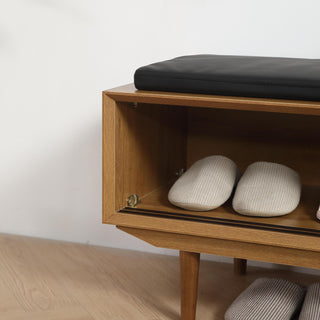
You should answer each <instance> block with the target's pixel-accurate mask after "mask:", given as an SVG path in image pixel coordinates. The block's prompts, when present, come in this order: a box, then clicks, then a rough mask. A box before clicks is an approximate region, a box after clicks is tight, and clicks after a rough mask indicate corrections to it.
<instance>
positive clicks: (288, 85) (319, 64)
mask: <svg viewBox="0 0 320 320" xmlns="http://www.w3.org/2000/svg"><path fill="white" fill-rule="evenodd" d="M134 83H135V86H136V88H137V89H139V90H155V91H173V92H187V93H203V94H216V95H228V96H229V95H230V96H244V97H262V98H281V99H300V100H318V101H320V59H294V58H271V57H249V56H220V55H193V56H183V57H178V58H175V59H172V60H167V61H163V62H158V63H154V64H150V65H148V66H145V67H141V68H139V69H138V70H137V71H136V72H135V75H134Z"/></svg>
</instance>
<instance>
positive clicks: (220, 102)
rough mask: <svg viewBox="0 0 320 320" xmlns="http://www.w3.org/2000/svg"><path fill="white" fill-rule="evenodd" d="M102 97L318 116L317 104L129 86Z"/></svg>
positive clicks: (317, 102)
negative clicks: (150, 89) (146, 89)
mask: <svg viewBox="0 0 320 320" xmlns="http://www.w3.org/2000/svg"><path fill="white" fill-rule="evenodd" d="M103 94H104V95H106V96H108V97H110V98H111V99H113V100H115V101H120V102H121V101H122V102H140V103H151V104H165V105H180V106H187V107H204V108H218V109H234V110H247V111H264V112H275V113H293V114H304V115H318V116H320V101H304V100H285V99H269V98H249V97H233V96H219V95H207V94H194V93H179V92H162V91H145V90H137V89H136V88H135V86H134V84H133V83H130V84H127V85H123V86H120V87H116V88H112V89H109V90H105V91H103Z"/></svg>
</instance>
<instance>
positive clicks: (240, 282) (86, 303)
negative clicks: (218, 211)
mask: <svg viewBox="0 0 320 320" xmlns="http://www.w3.org/2000/svg"><path fill="white" fill-rule="evenodd" d="M319 275H320V272H319ZM263 276H268V277H283V278H286V279H291V280H295V281H297V282H299V283H303V284H308V283H312V282H314V281H319V276H316V275H302V274H297V273H295V274H294V273H291V272H287V271H279V272H277V271H274V270H270V269H269V270H265V269H260V268H250V267H249V268H248V275H247V276H234V275H233V272H232V265H229V264H221V263H213V262H208V261H202V262H201V267H200V280H199V300H198V312H197V318H198V319H201V320H216V319H217V320H222V319H223V314H224V312H225V309H226V308H227V306H228V305H229V304H230V303H231V302H232V300H233V299H234V298H235V297H236V296H237V295H238V294H239V293H240V292H241V291H242V290H243V289H245V288H246V287H247V286H248V285H249V284H250V283H251V282H252V281H253V280H254V279H256V278H259V277H263ZM0 319H5V320H22V319H23V320H26V319H32V320H40V319H41V320H87V319H88V320H89V319H90V320H93V319H95V320H105V319H108V320H124V319H125V320H145V319H148V320H164V319H173V320H178V319H179V261H178V258H176V257H168V256H161V255H154V254H147V253H140V252H134V251H127V250H118V249H109V248H103V247H94V246H87V245H80V244H73V243H65V242H57V241H49V240H39V239H33V238H27V237H17V236H9V235H0Z"/></svg>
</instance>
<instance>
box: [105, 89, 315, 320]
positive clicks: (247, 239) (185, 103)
mask: <svg viewBox="0 0 320 320" xmlns="http://www.w3.org/2000/svg"><path fill="white" fill-rule="evenodd" d="M217 154H221V155H225V156H227V157H229V158H231V159H232V160H233V161H235V162H236V164H237V165H238V166H239V168H240V170H241V171H242V172H243V171H244V170H245V168H246V167H247V166H248V165H249V164H251V163H252V162H254V161H259V160H264V161H272V162H278V163H282V164H285V165H287V166H289V167H292V168H293V169H295V170H296V171H298V172H299V174H300V176H301V179H302V183H303V188H302V199H301V202H300V205H299V206H298V208H297V209H296V210H295V211H294V212H293V213H291V214H289V215H286V216H282V217H274V218H257V217H246V216H241V215H239V214H237V213H236V212H234V211H233V209H232V207H231V205H230V203H229V202H228V203H226V204H225V205H224V206H222V207H220V208H217V209H215V210H212V211H208V212H193V211H192V212H191V211H186V210H182V209H179V208H177V207H174V206H173V205H171V204H170V203H169V202H168V200H167V193H168V190H169V188H170V186H171V185H172V183H173V182H174V181H175V179H177V176H179V174H180V173H181V172H182V169H187V168H188V167H189V166H190V165H191V164H192V163H193V162H195V161H196V160H199V159H201V158H203V157H205V156H209V155H217ZM319 204H320V102H310V101H291V100H277V99H261V98H243V97H241V98H240V97H224V96H213V95H198V94H183V93H167V92H153V91H137V90H136V89H135V87H134V86H133V85H132V84H130V85H126V86H122V87H119V88H115V89H111V90H107V91H104V92H103V223H108V224H114V225H116V226H117V227H118V228H119V229H121V230H123V231H125V232H127V233H129V234H132V235H134V236H136V237H138V238H140V239H142V240H144V241H147V242H149V243H151V244H152V245H154V246H158V247H165V248H172V249H177V250H180V262H181V290H182V292H181V309H182V310H181V316H182V319H183V320H187V319H190V320H193V319H194V318H195V306H196V290H197V277H198V265H199V253H209V254H216V255H222V256H229V257H234V258H235V271H236V272H238V273H244V272H245V263H246V259H252V260H257V261H266V262H274V263H280V264H288V265H294V266H302V267H310V268H318V269H320V223H319V222H318V221H317V219H316V211H317V208H318V206H319Z"/></svg>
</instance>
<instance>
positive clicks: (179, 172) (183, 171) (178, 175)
mask: <svg viewBox="0 0 320 320" xmlns="http://www.w3.org/2000/svg"><path fill="white" fill-rule="evenodd" d="M184 173H185V170H184V169H183V168H181V169H179V170H178V171H177V172H176V176H177V177H179V178H180V177H181V176H182V175H183V174H184Z"/></svg>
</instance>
